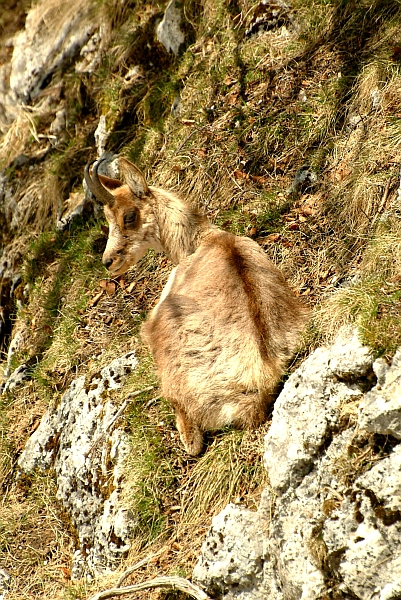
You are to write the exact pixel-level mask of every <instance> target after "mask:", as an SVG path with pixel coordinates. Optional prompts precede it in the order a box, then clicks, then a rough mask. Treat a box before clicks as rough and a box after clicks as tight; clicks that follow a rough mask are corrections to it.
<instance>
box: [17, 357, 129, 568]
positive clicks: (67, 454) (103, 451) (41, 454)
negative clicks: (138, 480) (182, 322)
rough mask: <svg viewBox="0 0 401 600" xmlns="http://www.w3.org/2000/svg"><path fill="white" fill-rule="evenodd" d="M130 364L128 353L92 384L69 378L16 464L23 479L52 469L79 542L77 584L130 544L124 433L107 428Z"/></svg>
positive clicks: (119, 556)
mask: <svg viewBox="0 0 401 600" xmlns="http://www.w3.org/2000/svg"><path fill="white" fill-rule="evenodd" d="M136 364H137V359H136V358H135V355H134V354H133V353H128V354H126V355H125V356H122V357H121V358H118V359H116V360H114V361H113V362H112V363H110V365H109V366H108V367H105V368H104V369H102V370H101V372H100V373H99V374H98V375H96V376H94V377H92V378H91V380H90V381H86V379H85V377H84V376H83V377H79V378H78V379H75V380H74V381H73V382H72V383H71V385H70V387H69V389H68V390H67V391H66V392H65V394H64V395H63V396H62V398H61V401H60V403H59V404H58V405H57V406H54V407H52V408H50V409H49V410H48V411H47V412H46V414H45V415H44V416H43V418H42V420H41V423H40V425H39V427H38V429H37V430H36V431H35V432H34V433H33V434H32V436H31V437H30V438H29V440H28V442H27V444H26V446H25V449H24V451H23V453H22V455H21V457H20V459H19V461H18V465H19V468H20V470H21V472H22V473H25V474H30V473H32V472H33V471H34V470H35V469H40V470H45V469H49V468H50V467H51V466H52V467H53V469H54V472H55V475H56V480H57V498H58V500H59V501H60V502H61V504H62V506H63V508H64V510H65V512H66V513H67V514H68V515H69V517H70V519H71V523H72V526H73V528H74V529H75V531H76V533H77V538H78V540H79V547H78V549H77V552H76V553H75V555H74V560H73V564H72V576H73V578H75V579H77V578H80V577H83V576H94V575H97V574H99V573H103V572H105V571H106V572H107V571H109V570H110V569H113V568H115V567H116V566H117V565H118V563H119V561H120V560H121V559H122V558H124V557H125V556H126V554H127V552H128V550H129V547H130V539H131V536H132V533H133V530H134V528H135V525H136V519H135V516H134V515H132V514H130V513H129V512H128V511H127V510H126V509H125V508H124V506H123V505H122V504H121V502H120V492H121V485H122V468H123V465H124V463H125V459H126V456H127V454H128V452H129V445H128V439H127V436H126V435H125V434H124V432H123V431H122V430H121V429H118V428H117V429H113V427H114V425H112V426H111V424H112V423H113V417H114V416H115V415H116V413H117V410H118V406H116V405H115V404H114V402H113V400H112V397H111V393H110V392H112V391H113V390H117V389H119V388H120V387H121V385H122V384H123V382H124V380H125V378H126V376H127V375H128V374H129V373H130V372H131V371H132V370H133V369H134V368H135V367H136Z"/></svg>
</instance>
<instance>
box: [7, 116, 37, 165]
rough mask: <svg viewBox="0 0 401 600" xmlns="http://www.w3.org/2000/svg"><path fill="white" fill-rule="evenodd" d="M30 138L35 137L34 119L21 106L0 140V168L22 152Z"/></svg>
mask: <svg viewBox="0 0 401 600" xmlns="http://www.w3.org/2000/svg"><path fill="white" fill-rule="evenodd" d="M31 138H34V139H37V133H36V126H35V120H34V118H33V117H32V115H31V113H30V112H29V111H28V110H24V109H22V108H21V109H19V111H18V114H17V116H16V118H15V120H14V121H13V123H12V124H11V125H10V127H9V128H8V131H7V133H6V134H5V135H4V137H3V139H2V141H1V142H0V166H1V168H4V167H6V166H8V165H10V164H11V163H12V162H13V161H14V160H15V159H16V158H17V156H19V155H20V154H21V153H22V152H23V150H24V149H25V148H26V146H27V144H28V142H29V140H30V139H31Z"/></svg>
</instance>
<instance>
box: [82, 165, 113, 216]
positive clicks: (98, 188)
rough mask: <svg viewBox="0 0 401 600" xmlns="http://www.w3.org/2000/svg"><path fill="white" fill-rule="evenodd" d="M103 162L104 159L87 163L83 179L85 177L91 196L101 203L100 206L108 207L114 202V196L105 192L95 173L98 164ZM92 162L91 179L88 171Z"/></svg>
mask: <svg viewBox="0 0 401 600" xmlns="http://www.w3.org/2000/svg"><path fill="white" fill-rule="evenodd" d="M104 160H105V159H104V158H100V159H99V160H97V161H92V162H88V164H87V165H86V167H85V172H84V177H85V181H86V185H87V186H88V188H89V189H90V191H91V192H92V194H93V195H94V196H95V198H96V199H97V200H99V202H101V203H102V204H107V205H108V206H113V204H114V202H115V199H114V196H113V194H112V193H111V192H109V191H108V190H106V188H105V187H104V186H103V185H102V184H101V183H100V180H99V175H98V173H97V170H98V168H99V165H100V163H101V162H103V161H104ZM93 162H94V165H93V168H92V177H91V175H90V173H89V169H90V167H91V165H92V164H93Z"/></svg>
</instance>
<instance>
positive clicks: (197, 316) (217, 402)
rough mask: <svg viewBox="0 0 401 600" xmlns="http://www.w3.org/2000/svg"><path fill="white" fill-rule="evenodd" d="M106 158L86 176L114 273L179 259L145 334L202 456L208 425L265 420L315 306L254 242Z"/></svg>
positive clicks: (191, 445) (185, 438)
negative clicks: (163, 258) (153, 258)
mask: <svg viewBox="0 0 401 600" xmlns="http://www.w3.org/2000/svg"><path fill="white" fill-rule="evenodd" d="M101 160H102V159H101ZM101 160H99V161H97V162H95V164H94V166H93V169H92V175H90V164H91V163H89V164H88V165H87V166H86V168H85V180H86V183H87V185H88V187H89V189H90V190H91V191H92V193H93V194H94V195H95V196H96V198H97V199H98V200H99V201H100V202H101V203H103V204H104V213H105V216H106V219H107V221H108V223H109V237H108V241H107V245H106V249H105V251H104V254H103V264H104V266H105V267H106V268H107V269H108V270H109V272H110V275H111V276H112V277H115V276H118V275H121V274H123V273H125V272H126V271H127V269H128V268H129V267H130V266H131V265H133V264H135V263H136V262H137V261H138V260H140V259H141V258H142V257H143V256H144V255H145V253H146V252H147V250H148V249H149V248H154V250H155V251H156V252H165V253H166V254H167V255H168V256H169V258H170V259H171V260H172V262H173V263H175V264H176V265H177V266H176V267H174V268H173V270H172V272H171V274H170V277H169V279H168V281H167V284H166V286H165V287H164V289H163V292H162V294H161V297H160V300H159V302H158V304H157V305H156V307H155V308H153V309H152V311H151V312H150V314H149V317H148V319H147V321H146V322H145V323H144V324H143V325H142V330H141V334H142V337H143V339H144V341H145V342H146V343H147V344H148V346H149V347H150V349H151V352H152V354H153V357H154V360H155V362H156V366H157V370H158V375H159V378H160V380H161V388H162V394H163V395H164V396H165V397H166V398H167V399H168V400H169V401H170V403H171V404H172V406H173V408H174V411H175V414H176V419H177V429H178V431H179V434H180V438H181V441H182V443H183V445H184V447H185V449H186V450H187V452H188V453H189V454H191V455H193V456H196V455H198V454H199V453H200V452H201V451H202V447H203V432H204V431H206V430H213V429H219V428H222V427H223V426H225V425H228V424H232V425H234V426H238V427H255V426H257V425H259V424H260V423H262V422H263V421H264V420H265V418H266V416H267V412H268V410H269V407H270V405H271V403H272V402H273V400H274V390H275V387H276V385H277V383H278V380H279V379H280V377H281V376H282V374H283V371H284V368H285V365H286V363H287V361H288V359H289V358H290V357H291V356H292V354H293V352H294V349H295V346H296V344H297V342H298V339H299V335H300V332H301V330H302V328H303V325H304V323H305V319H306V314H307V311H306V308H305V307H304V306H303V305H302V304H301V303H300V301H299V300H298V299H297V298H296V297H295V295H294V294H293V293H292V292H291V290H290V288H289V287H288V285H287V283H286V281H285V279H284V277H283V275H282V274H281V272H280V271H279V270H278V269H277V268H276V267H275V266H274V265H273V264H272V263H271V262H270V261H269V260H268V258H267V257H266V255H265V253H264V252H263V250H262V249H261V248H260V246H259V245H258V244H257V243H256V242H255V241H253V240H251V239H250V238H247V237H239V236H235V235H233V234H231V233H228V232H226V231H222V230H220V229H219V228H218V227H216V226H214V225H212V224H211V223H210V222H209V221H208V219H207V218H206V217H205V216H203V215H202V214H201V213H200V212H199V211H198V210H196V209H194V208H191V207H190V206H189V205H188V204H186V203H185V202H183V201H182V200H180V199H179V198H178V197H176V196H175V195H173V194H171V193H169V192H166V191H165V190H162V189H159V188H156V187H151V186H148V184H147V182H146V180H145V178H144V176H143V175H142V173H141V172H140V170H139V169H138V168H137V167H136V166H135V165H133V164H132V163H130V162H129V161H128V160H127V159H125V158H122V157H120V158H119V166H120V171H121V173H122V175H123V179H124V180H125V182H126V183H125V184H123V182H122V181H120V180H118V179H112V178H109V177H105V176H102V175H100V174H98V167H99V164H100V162H101Z"/></svg>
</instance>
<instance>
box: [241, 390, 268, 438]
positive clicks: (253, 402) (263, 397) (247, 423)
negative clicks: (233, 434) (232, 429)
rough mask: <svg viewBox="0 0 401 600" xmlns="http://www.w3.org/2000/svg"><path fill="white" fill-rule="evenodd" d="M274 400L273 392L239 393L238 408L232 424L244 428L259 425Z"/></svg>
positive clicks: (265, 417)
mask: <svg viewBox="0 0 401 600" xmlns="http://www.w3.org/2000/svg"><path fill="white" fill-rule="evenodd" d="M274 400H275V394H273V393H258V392H254V393H252V392H251V393H249V392H248V393H245V394H241V398H240V399H239V402H238V405H239V407H240V408H239V409H238V411H237V414H236V416H235V418H234V419H233V421H232V424H233V425H234V426H237V427H241V428H244V429H254V428H255V427H259V425H261V424H262V423H264V422H265V421H266V419H267V416H268V414H269V412H270V410H271V408H272V405H273V402H274Z"/></svg>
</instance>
